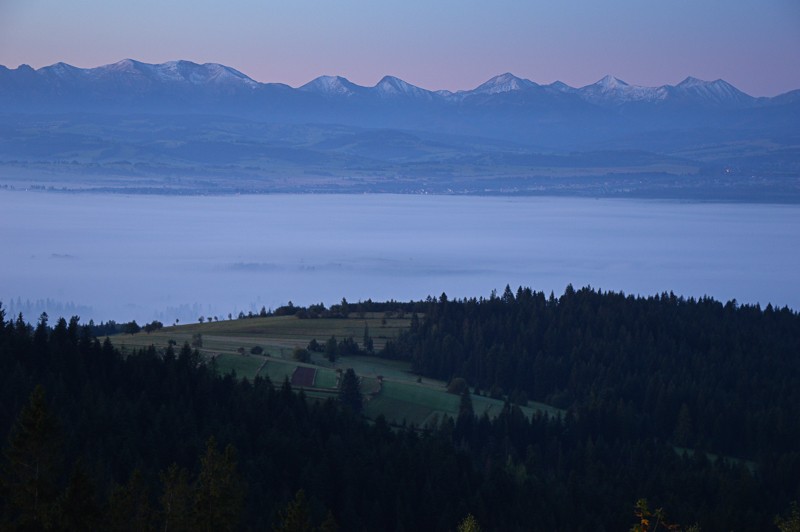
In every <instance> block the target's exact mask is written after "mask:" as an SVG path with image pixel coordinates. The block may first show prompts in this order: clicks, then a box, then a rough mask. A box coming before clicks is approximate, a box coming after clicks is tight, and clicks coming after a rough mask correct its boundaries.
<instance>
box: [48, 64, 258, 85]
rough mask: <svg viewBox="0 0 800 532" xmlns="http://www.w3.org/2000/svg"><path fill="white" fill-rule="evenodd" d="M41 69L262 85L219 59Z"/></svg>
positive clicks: (88, 76)
mask: <svg viewBox="0 0 800 532" xmlns="http://www.w3.org/2000/svg"><path fill="white" fill-rule="evenodd" d="M37 72H38V73H40V74H42V75H44V76H46V77H49V78H55V79H59V80H62V81H63V80H67V79H73V80H74V79H82V80H85V81H92V80H94V81H98V80H121V79H126V80H128V81H138V82H139V83H147V84H172V83H179V84H190V85H213V86H246V87H250V88H256V87H258V85H259V83H257V82H256V81H253V80H252V79H250V78H249V77H247V76H246V75H244V74H242V73H241V72H239V71H238V70H236V69H234V68H231V67H227V66H225V65H220V64H217V63H206V64H203V65H199V64H197V63H193V62H191V61H169V62H167V63H161V64H148V63H142V62H139V61H134V60H133V59H123V60H122V61H118V62H116V63H112V64H110V65H105V66H101V67H96V68H88V69H83V68H77V67H74V66H71V65H67V64H65V63H56V64H54V65H50V66H47V67H43V68H41V69H39V70H38V71H37Z"/></svg>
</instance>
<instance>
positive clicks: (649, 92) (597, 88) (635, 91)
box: [578, 75, 667, 105]
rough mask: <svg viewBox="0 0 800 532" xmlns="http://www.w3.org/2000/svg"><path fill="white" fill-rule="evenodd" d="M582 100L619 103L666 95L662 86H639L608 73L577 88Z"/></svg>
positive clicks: (662, 97)
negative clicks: (593, 81) (589, 83)
mask: <svg viewBox="0 0 800 532" xmlns="http://www.w3.org/2000/svg"><path fill="white" fill-rule="evenodd" d="M578 93H579V94H580V95H581V97H582V98H583V99H584V100H587V101H590V102H593V103H598V104H609V103H610V104H613V105H619V104H623V103H627V102H639V101H656V100H663V99H664V98H665V97H666V96H667V92H666V89H665V88H664V87H640V86H638V85H629V84H628V83H626V82H624V81H622V80H621V79H619V78H616V77H614V76H611V75H608V76H605V77H603V78H602V79H600V80H598V81H597V82H595V83H592V84H591V85H586V86H585V87H581V88H580V89H578Z"/></svg>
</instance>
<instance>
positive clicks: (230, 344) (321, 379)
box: [110, 313, 563, 427]
mask: <svg viewBox="0 0 800 532" xmlns="http://www.w3.org/2000/svg"><path fill="white" fill-rule="evenodd" d="M409 323H410V319H408V318H397V317H385V316H384V315H383V314H382V313H367V314H365V315H364V316H363V317H357V318H333V319H299V318H296V317H294V316H278V317H263V318H262V317H258V318H248V319H237V320H228V321H219V322H207V323H197V324H190V325H178V326H171V327H165V328H163V329H160V330H158V331H155V332H151V333H149V334H148V333H145V332H144V331H142V332H139V333H137V334H133V335H130V334H118V335H114V336H111V337H110V339H111V342H112V343H113V344H114V345H116V346H117V347H120V348H123V349H124V350H126V351H130V350H132V349H138V348H144V347H148V346H150V345H153V346H155V347H156V348H160V349H166V347H167V346H168V345H169V343H170V342H174V344H176V347H180V346H181V345H183V343H184V342H189V343H190V344H191V343H192V342H193V341H194V342H195V344H196V343H198V342H197V340H198V338H199V339H201V340H202V346H199V347H198V348H197V349H198V351H199V352H200V354H201V355H203V356H204V357H206V359H207V360H211V359H212V358H213V360H214V361H215V364H216V366H217V368H218V371H219V372H220V373H223V374H226V373H231V372H235V373H236V375H237V376H238V377H242V378H248V379H253V378H255V377H256V376H261V377H268V378H269V379H270V380H271V381H272V382H273V383H275V384H276V385H280V384H281V383H282V382H283V381H284V380H288V381H289V382H290V383H291V384H292V386H293V387H295V388H303V389H304V391H305V393H306V395H308V396H309V397H314V398H323V399H324V398H327V397H331V396H335V394H336V393H337V388H338V383H339V379H338V373H337V371H339V370H344V369H346V368H353V370H354V371H355V372H356V374H357V375H358V376H359V378H360V379H361V391H362V393H363V395H364V398H365V405H364V414H365V415H366V416H367V417H368V418H371V419H376V418H377V417H378V416H380V415H383V416H384V417H385V418H386V419H387V421H389V422H390V423H394V424H404V423H405V424H408V425H415V426H418V427H425V426H426V425H428V424H431V423H435V422H436V421H438V420H440V419H442V417H443V416H445V415H448V416H451V417H456V416H457V415H458V409H459V404H460V397H459V396H458V395H453V394H449V393H447V391H446V387H447V383H446V382H444V381H438V380H435V379H429V378H420V377H419V376H417V375H416V374H414V373H412V372H411V368H410V364H409V363H408V362H404V361H399V360H386V359H381V358H377V357H372V356H345V357H340V358H338V359H337V360H336V362H335V363H331V362H330V361H328V359H327V357H326V356H325V354H324V353H316V352H313V353H311V360H310V362H309V363H307V364H306V363H300V362H297V361H295V360H293V359H292V353H293V350H294V348H295V347H305V346H307V345H308V343H309V342H310V341H311V340H312V339H316V340H317V341H318V342H320V343H324V342H325V340H327V339H328V338H330V337H331V336H336V337H337V338H339V339H341V338H345V337H348V336H352V337H353V338H354V339H355V340H356V342H358V343H360V342H361V338H362V337H363V334H364V327H365V325H366V326H367V327H368V328H369V332H370V336H371V337H372V338H373V342H374V344H375V348H376V349H381V348H382V347H383V346H384V345H385V343H386V340H387V339H390V338H394V337H396V336H397V335H398V334H399V331H400V330H401V329H403V328H404V327H407V326H408V325H409ZM198 335H199V337H198ZM256 347H258V348H261V350H262V351H261V353H259V354H253V353H251V349H253V348H256ZM256 351H257V350H256ZM472 404H473V409H474V411H475V414H476V415H478V416H482V415H483V414H484V413H485V414H487V415H489V416H490V417H494V416H497V415H498V414H499V413H500V412H501V411H502V409H503V406H504V402H503V401H502V400H500V399H492V398H490V397H486V396H480V395H473V396H472ZM521 408H522V411H523V412H524V413H525V414H526V415H527V416H532V415H534V414H535V413H537V412H538V413H541V414H546V415H552V416H557V415H559V414H562V413H563V411H561V410H559V409H557V408H553V407H551V406H549V405H545V404H541V403H529V404H528V406H524V407H521Z"/></svg>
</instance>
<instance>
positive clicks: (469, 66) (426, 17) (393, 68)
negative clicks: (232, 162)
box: [0, 0, 800, 96]
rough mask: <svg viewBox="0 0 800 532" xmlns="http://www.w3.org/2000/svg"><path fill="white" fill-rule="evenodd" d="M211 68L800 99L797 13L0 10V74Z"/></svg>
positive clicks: (226, 6) (580, 0)
mask: <svg viewBox="0 0 800 532" xmlns="http://www.w3.org/2000/svg"><path fill="white" fill-rule="evenodd" d="M125 58H131V59H136V60H139V61H144V62H147V63H161V62H165V61H170V60H176V59H187V60H190V61H195V62H197V63H206V62H213V63H222V64H225V65H228V66H231V67H234V68H236V69H238V70H240V71H242V72H244V73H245V74H247V75H249V76H250V77H252V78H253V79H255V80H257V81H262V82H281V83H287V84H289V85H292V86H299V85H302V84H303V83H306V82H308V81H310V80H311V79H313V78H315V77H317V76H320V75H340V76H344V77H346V78H348V79H350V80H351V81H353V82H355V83H358V84H361V85H369V86H371V85H374V84H375V83H377V82H378V81H379V80H380V78H382V77H383V76H384V75H394V76H397V77H399V78H401V79H404V80H405V81H407V82H409V83H412V84H414V85H418V86H421V87H424V88H427V89H431V90H437V89H449V90H459V89H470V88H473V87H475V86H477V85H479V84H480V83H482V82H484V81H486V80H487V79H489V78H490V77H492V76H494V75H497V74H502V73H504V72H512V73H514V74H515V75H517V76H519V77H523V78H528V79H531V80H533V81H536V82H538V83H551V82H553V81H556V80H560V81H563V82H565V83H567V84H569V85H572V86H576V87H580V86H583V85H587V84H590V83H593V82H595V81H597V80H598V79H600V78H602V77H603V76H604V75H606V74H611V75H614V76H616V77H618V78H620V79H623V80H625V81H627V82H628V83H632V84H636V85H644V86H658V85H663V84H676V83H678V82H680V81H681V80H683V79H684V78H686V77H687V76H694V77H698V78H701V79H706V80H714V79H718V78H722V79H725V80H726V81H728V82H730V83H732V84H734V85H735V86H737V87H738V88H740V89H741V90H744V91H745V92H747V93H748V94H751V95H753V96H774V95H776V94H780V93H783V92H786V91H789V90H793V89H798V88H800V1H798V0H605V1H600V0H558V1H556V0H493V1H491V2H488V1H486V0H458V1H456V0H380V1H376V0H337V1H335V2H334V1H331V0H285V1H280V2H279V1H275V0H227V1H225V2H222V1H220V0H191V1H190V0H169V1H164V0H137V1H135V2H132V1H130V0H126V1H119V0H70V1H69V2H65V1H64V0H0V64H2V65H5V66H7V67H9V68H16V67H17V66H19V65H20V64H28V65H31V66H33V67H34V68H39V67H42V66H46V65H50V64H53V63H56V62H59V61H63V62H65V63H69V64H72V65H75V66H79V67H84V68H88V67H95V66H100V65H104V64H109V63H114V62H116V61H119V60H121V59H125Z"/></svg>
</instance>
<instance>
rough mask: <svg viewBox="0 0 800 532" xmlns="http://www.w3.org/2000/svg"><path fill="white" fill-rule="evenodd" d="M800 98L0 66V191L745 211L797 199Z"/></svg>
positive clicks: (720, 87) (148, 68)
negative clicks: (320, 196)
mask: <svg viewBox="0 0 800 532" xmlns="http://www.w3.org/2000/svg"><path fill="white" fill-rule="evenodd" d="M796 92H797V91H794V92H791V93H787V94H784V95H780V96H777V97H774V98H754V97H751V96H749V95H747V94H745V93H743V92H741V91H739V90H738V89H736V88H735V87H733V86H732V85H730V84H728V83H727V82H725V81H723V80H716V81H711V82H707V81H702V80H698V79H695V78H691V77H690V78H687V79H685V80H684V81H682V82H680V83H678V84H676V85H664V86H661V87H639V86H634V85H629V84H627V83H625V82H624V81H622V80H619V79H616V78H614V77H611V76H607V77H605V78H603V79H601V80H599V81H598V82H597V83H594V84H592V85H588V86H586V87H579V88H575V87H569V86H568V85H565V84H563V83H560V82H556V83H552V84H549V85H540V84H538V83H535V82H533V81H530V80H525V79H520V78H517V77H515V76H513V75H512V74H510V73H506V74H502V75H499V76H496V77H494V78H492V79H490V80H488V81H487V82H486V83H484V84H482V85H480V86H478V87H476V88H474V89H472V90H465V91H458V92H450V91H429V90H426V89H423V88H420V87H415V86H413V85H411V84H409V83H406V82H404V81H403V80H400V79H398V78H395V77H391V76H386V77H384V78H383V79H382V80H380V81H379V82H378V83H377V84H376V85H375V86H373V87H364V86H359V85H356V84H354V83H352V82H350V81H348V80H347V79H344V78H341V77H334V76H323V77H320V78H317V79H315V80H312V81H311V82H309V83H307V84H305V85H303V86H302V87H299V88H292V87H289V86H287V85H283V84H279V83H259V82H256V81H254V80H252V79H251V78H249V77H247V76H246V75H245V74H243V73H241V72H238V71H236V70H234V69H231V68H229V67H226V66H224V65H218V64H205V65H198V64H194V63H191V62H188V61H173V62H169V63H163V64H159V65H152V64H146V63H140V62H137V61H132V60H124V61H120V62H118V63H115V64H112V65H106V66H102V67H97V68H91V69H80V68H76V67H72V66H70V65H66V64H63V63H58V64H55V65H52V66H49V67H44V68H41V69H38V70H33V69H31V68H30V67H27V66H25V65H23V66H20V67H19V68H16V69H13V70H12V69H8V68H5V67H0V127H2V128H3V131H4V134H3V136H2V137H1V139H2V140H0V179H2V180H3V181H4V182H12V181H13V182H15V183H20V184H25V183H27V184H31V183H33V184H44V185H45V186H55V187H59V185H60V186H67V187H70V186H75V183H74V182H75V181H76V180H78V181H80V183H81V185H82V186H88V187H91V188H114V187H118V188H126V189H128V190H136V189H137V188H139V189H148V190H150V191H153V190H158V189H159V188H160V189H162V190H165V191H167V192H169V191H181V190H185V189H189V190H191V191H195V192H196V191H203V192H208V191H210V190H211V191H213V190H217V191H221V192H241V191H260V192H265V191H308V190H313V191H347V190H355V191H359V192H361V191H394V192H397V191H399V192H420V191H434V192H462V193H464V192H465V193H477V192H483V193H485V192H489V193H498V192H504V193H532V192H539V193H541V192H542V191H545V192H549V193H585V194H593V195H631V194H633V195H640V196H641V195H650V196H653V195H654V196H660V197H670V196H675V195H677V196H680V197H692V196H696V197H705V196H710V197H712V198H714V197H716V198H720V199H721V198H729V199H742V198H748V197H753V195H754V194H757V192H758V190H759V189H761V190H764V189H766V190H768V191H771V192H772V194H771V196H772V197H773V198H777V197H781V196H783V197H789V199H790V200H794V199H795V196H800V192H798V190H799V189H800V185H798V182H797V176H798V170H799V169H800V147H799V146H800V145H798V139H799V138H800V137H799V136H798V134H800V131H799V130H798V125H797V124H798V123H800V99H798V98H797V94H795V93H796ZM93 176H95V178H94V179H93ZM112 177H116V178H124V182H123V183H122V184H120V183H119V182H118V180H115V179H111V178H112ZM67 178H68V179H67ZM78 178H80V179H78ZM676 191H677V192H676ZM757 199H758V198H757ZM762 199H765V198H762Z"/></svg>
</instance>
